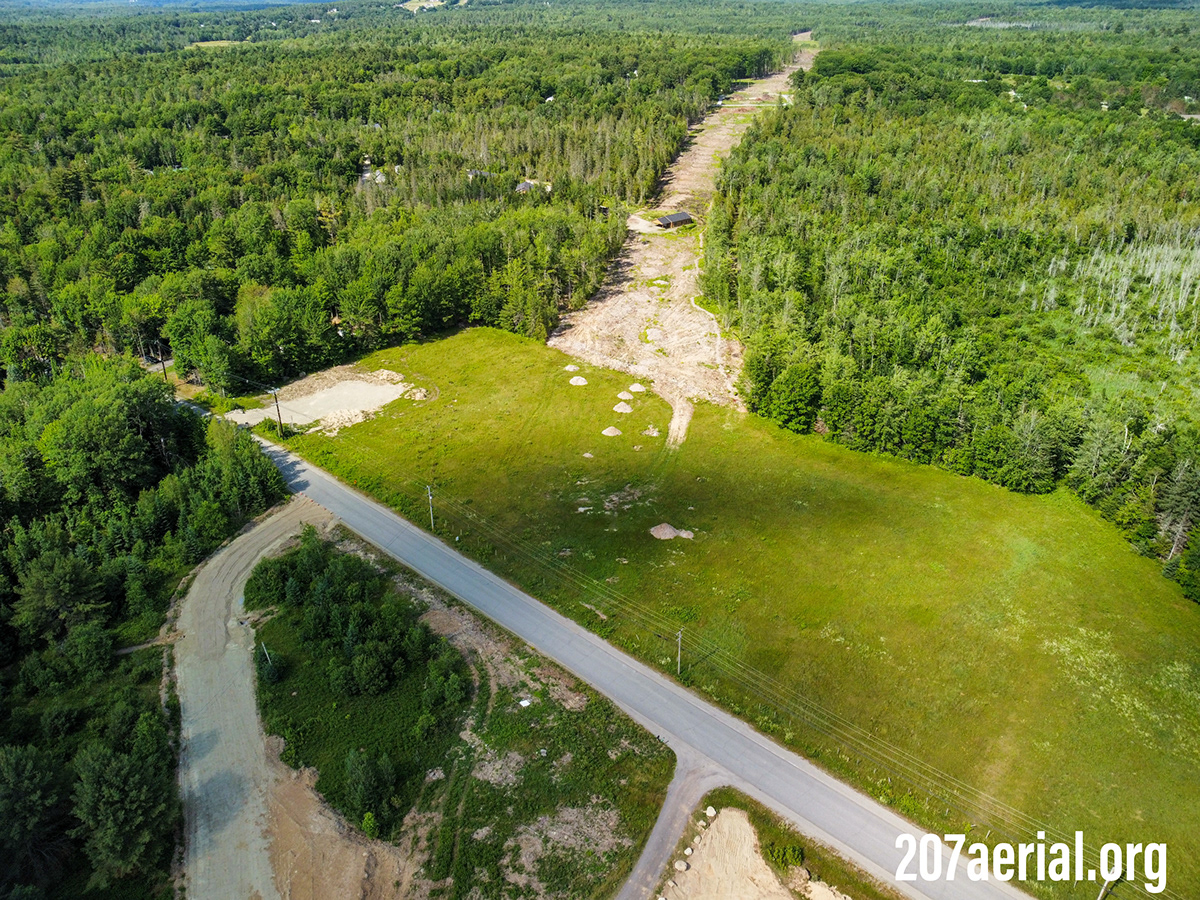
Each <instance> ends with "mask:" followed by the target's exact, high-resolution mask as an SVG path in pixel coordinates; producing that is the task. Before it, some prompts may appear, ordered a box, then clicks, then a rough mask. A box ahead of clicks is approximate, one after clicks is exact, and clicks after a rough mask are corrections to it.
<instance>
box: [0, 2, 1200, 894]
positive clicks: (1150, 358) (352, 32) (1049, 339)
mask: <svg viewBox="0 0 1200 900" xmlns="http://www.w3.org/2000/svg"><path fill="white" fill-rule="evenodd" d="M1124 6H1126V4H1110V5H1101V6H1094V7H1090V8H1086V9H1080V8H1067V7H1065V6H1061V5H1056V4H1050V5H1032V4H1030V5H1017V4H1013V5H1011V6H1006V7H983V6H980V5H978V4H932V3H930V4H921V3H916V4H908V5H896V6H880V5H866V4H858V3H854V4H849V3H847V4H828V5H820V6H818V5H813V4H800V3H795V4H793V3H785V2H757V3H747V2H716V3H699V2H693V0H677V2H666V0H660V2H654V3H649V2H633V0H604V2H596V3H559V2H556V3H554V4H546V3H545V2H533V0H522V2H481V0H471V2H469V3H468V4H466V5H465V6H462V7H454V8H442V9H438V10H427V11H423V12H421V13H419V14H414V13H411V12H409V11H408V10H405V9H401V8H396V7H393V6H391V5H390V4H388V5H384V6H380V5H378V4H370V3H360V2H351V3H349V4H346V5H345V6H344V7H341V6H340V7H339V12H337V13H332V12H330V8H329V7H326V6H324V5H323V6H320V7H316V6H300V5H288V6H276V7H270V8H264V9H239V8H236V4H230V5H228V6H223V7H222V8H220V9H218V10H216V11H198V10H195V9H191V8H185V7H179V8H167V9H154V10H144V11H129V10H127V9H120V10H118V9H115V8H112V7H107V6H103V7H102V6H97V7H95V8H88V7H86V6H84V7H80V8H78V9H74V10H70V11H66V12H63V11H60V10H56V9H53V8H51V7H41V8H32V7H31V8H28V9H21V8H14V7H4V8H0V289H3V292H4V294H3V305H2V306H0V357H2V359H3V363H4V365H5V367H6V368H5V373H4V374H5V377H4V389H3V391H2V392H0V522H2V523H3V525H2V534H3V538H2V540H0V898H8V897H13V898H16V897H20V898H36V897H41V896H58V897H63V896H78V895H80V894H82V893H84V892H85V890H89V891H91V892H93V893H94V894H95V895H96V896H103V895H105V893H106V892H108V893H109V895H111V896H119V895H138V896H142V895H152V894H156V893H161V892H162V891H164V890H167V885H166V879H165V874H164V873H165V872H166V870H167V864H168V861H169V857H170V854H171V851H172V846H173V829H174V826H175V823H176V821H177V818H178V805H177V800H176V797H175V787H174V752H175V748H174V744H173V742H174V740H175V735H174V731H173V729H174V727H175V726H174V723H173V721H172V719H171V717H170V715H164V707H165V708H166V711H167V712H168V713H169V712H170V708H171V702H170V695H169V691H166V692H165V694H164V688H163V686H162V654H161V651H159V650H156V649H149V650H142V651H137V652H131V653H127V654H122V655H119V656H118V655H117V653H116V651H117V650H118V649H119V648H122V647H129V646H132V645H135V644H137V643H139V642H140V641H144V640H146V639H148V638H149V637H151V636H153V634H154V633H155V632H156V631H157V629H158V628H159V626H160V625H161V623H162V620H163V615H164V612H165V608H166V604H167V602H168V601H169V598H170V597H171V595H172V593H173V592H174V591H175V589H176V587H177V586H178V584H179V579H180V578H181V577H182V576H183V575H184V574H185V573H186V571H187V570H188V569H189V568H190V567H192V566H193V565H195V564H196V563H197V562H199V561H200V560H202V559H203V558H204V557H205V555H206V554H208V553H209V552H211V551H212V549H213V548H214V547H216V546H217V545H218V544H219V543H220V542H221V541H222V540H223V539H224V538H225V537H227V536H228V535H229V534H231V533H232V532H233V531H234V530H235V529H236V528H237V527H238V526H239V525H240V523H242V522H243V521H244V520H245V519H246V518H247V517H248V516H252V515H254V514H256V513H258V512H260V511H261V510H263V509H264V508H266V507H267V506H269V505H270V504H271V503H273V502H274V501H275V500H276V499H278V498H279V497H280V496H281V495H282V490H283V488H282V483H281V481H280V479H279V477H278V475H277V473H276V472H275V470H274V469H273V468H272V467H271V466H270V464H269V463H268V462H267V461H266V460H265V458H264V457H262V456H261V454H260V453H259V452H258V451H257V449H256V447H255V446H254V445H253V443H252V442H251V441H250V439H249V438H248V437H247V436H245V435H242V434H240V433H238V432H236V431H234V430H232V429H231V428H227V427H225V426H223V425H221V424H218V423H212V424H207V425H206V424H204V423H203V422H202V421H201V420H199V419H198V418H197V417H195V416H194V415H192V414H191V413H189V412H187V411H186V410H183V409H181V408H179V407H177V406H176V405H174V403H173V398H172V396H171V392H170V390H169V389H168V388H167V387H166V386H165V385H164V383H163V382H162V380H161V379H158V378H154V377H150V376H147V375H146V374H145V373H144V372H143V370H142V369H141V368H140V367H139V366H138V365H137V364H135V362H134V361H133V358H134V357H160V356H163V357H165V356H168V355H169V356H173V357H174V359H175V363H176V371H177V373H179V374H180V375H181V376H183V377H194V378H196V379H198V380H199V381H202V382H203V383H204V384H205V385H207V386H208V387H210V388H213V389H214V390H218V391H225V392H242V391H243V389H244V387H245V385H247V384H248V383H258V384H261V383H264V382H276V381H277V380H279V379H283V378H287V377H290V376H292V375H295V374H297V373H300V372H303V371H311V370H313V369H316V368H320V367H322V366H325V365H328V364H331V363H334V362H337V361H340V360H343V359H348V358H353V357H354V356H356V355H358V354H361V353H363V352H365V351H368V350H370V349H372V348H376V347H379V346H382V345H386V344H389V343H395V342H402V341H411V340H417V339H421V338H424V337H428V336H431V335H434V334H437V333H441V332H444V331H447V330H449V329H452V328H455V327H458V326H461V325H466V324H487V325H497V326H500V327H503V328H506V329H509V330H512V331H515V332H519V333H522V334H526V335H532V336H539V337H541V336H545V335H546V334H547V333H548V332H549V330H550V329H551V328H552V327H553V326H554V323H555V321H556V319H557V316H558V315H559V313H560V312H561V311H563V310H565V309H570V308H576V307H578V306H579V305H581V304H582V303H584V302H585V301H586V300H587V298H588V297H589V296H590V295H591V294H592V292H593V291H594V290H595V289H596V287H597V286H598V285H599V283H600V281H601V279H602V278H603V277H604V274H605V271H606V269H607V266H608V264H609V262H610V261H611V260H612V258H613V257H614V255H615V254H616V252H617V251H618V249H619V247H620V245H621V242H622V241H623V240H624V237H625V227H624V210H625V209H626V208H627V207H628V206H632V205H636V204H641V203H643V202H645V201H646V200H647V199H648V198H650V197H651V196H653V194H654V192H655V190H656V188H657V185H658V181H659V179H660V177H661V175H662V173H663V171H664V169H665V167H666V166H667V164H668V162H669V161H670V160H671V158H672V157H673V156H674V155H675V154H676V153H677V151H678V150H679V148H680V146H681V145H682V143H683V141H684V140H685V139H686V135H687V130H688V126H689V124H692V123H694V122H696V121H697V120H698V119H699V118H700V117H702V116H703V115H704V114H705V113H706V112H707V111H708V110H709V108H710V106H711V103H712V102H713V101H714V100H715V99H716V98H718V97H719V96H720V95H722V94H724V93H726V92H728V91H729V90H730V88H731V86H732V85H733V83H734V82H736V81H737V80H738V79H743V78H747V77H753V76H757V75H761V74H763V73H764V72H766V71H767V70H769V69H771V68H773V67H774V66H776V65H778V64H779V63H780V62H781V61H782V60H783V59H784V58H785V56H786V54H787V53H788V52H790V51H789V43H790V42H789V35H790V34H791V33H792V32H794V31H798V30H801V29H803V28H810V27H811V28H815V30H816V34H817V37H818V38H820V39H821V41H822V44H823V46H824V47H825V48H826V49H825V50H824V52H823V53H822V55H821V56H820V57H819V60H818V63H817V65H816V68H815V69H814V70H813V71H812V72H811V73H809V74H807V75H803V76H800V77H798V78H797V83H796V90H795V96H794V98H793V103H792V105H790V106H787V107H782V106H781V107H780V108H778V109H776V110H774V111H771V112H767V113H765V114H764V116H763V118H762V120H761V122H760V124H759V125H757V126H756V127H754V128H753V129H752V130H751V132H750V133H749V135H748V137H747V138H746V140H745V141H744V142H743V144H742V146H741V147H740V148H739V149H738V150H737V151H736V152H735V153H734V155H733V157H732V158H731V160H730V161H729V163H728V165H727V166H726V168H725V170H724V173H723V175H722V179H721V185H720V187H721V190H720V193H719V194H718V196H717V197H716V199H715V201H714V204H713V207H712V209H711V210H710V212H709V215H708V217H707V223H706V225H707V236H706V245H707V251H706V254H707V255H706V260H705V270H704V288H705V291H706V294H707V296H708V299H709V302H710V303H711V304H712V305H713V307H714V308H715V309H716V310H717V311H718V312H719V313H720V315H721V316H722V317H723V319H724V322H725V323H726V324H727V325H728V326H730V327H731V328H733V329H735V330H736V331H737V332H738V333H739V334H740V335H741V336H742V337H743V339H744V340H745V341H746V343H747V347H748V355H747V365H746V377H745V387H744V390H745V394H746V396H747V399H748V401H749V403H750V405H751V406H752V407H753V408H754V409H756V410H758V411H760V412H762V413H764V414H765V415H768V416H770V417H772V418H774V419H775V420H777V421H778V422H780V423H781V424H782V425H784V426H786V427H788V428H792V429H795V430H799V431H810V430H812V431H816V432H819V433H821V434H824V435H826V436H827V437H828V439H830V440H836V441H839V442H842V443H845V444H847V445H848V446H851V447H855V448H858V449H862V450H867V451H883V452H888V453H893V454H896V455H898V456H902V457H905V458H909V459H912V460H916V461H919V462H922V463H929V464H934V465H940V466H944V467H946V468H949V469H951V470H953V471H957V472H960V473H963V474H964V475H975V476H978V477H981V478H985V479H987V480H990V481H993V482H995V483H998V484H1001V485H1004V486H1006V487H1008V488H1011V489H1014V490H1019V491H1035V492H1041V491H1049V490H1052V489H1054V488H1056V487H1058V486H1062V485H1066V486H1068V487H1069V488H1071V489H1073V490H1075V491H1077V492H1079V494H1080V495H1081V496H1083V497H1084V498H1085V499H1086V500H1088V501H1089V502H1091V503H1093V504H1095V505H1096V506H1097V507H1098V508H1099V509H1100V511H1101V512H1102V513H1103V514H1104V515H1105V516H1107V517H1108V518H1109V519H1111V520H1112V521H1113V522H1114V523H1116V525H1117V527H1119V528H1120V529H1121V530H1122V531H1123V533H1125V534H1126V535H1127V536H1128V537H1129V539H1130V540H1131V541H1132V542H1133V543H1134V544H1135V545H1136V546H1137V547H1138V548H1139V549H1140V550H1141V551H1142V552H1144V553H1146V554H1148V555H1151V556H1157V557H1159V558H1160V559H1161V560H1162V561H1163V564H1164V571H1165V573H1166V574H1167V575H1168V576H1170V577H1174V578H1176V579H1177V580H1178V581H1179V582H1180V583H1181V584H1182V585H1183V587H1184V590H1185V591H1186V592H1187V593H1188V595H1189V596H1191V597H1193V598H1196V599H1200V533H1198V528H1200V525H1198V522H1200V417H1198V416H1197V415H1196V413H1195V410H1196V408H1197V403H1198V401H1200V393H1198V391H1197V384H1198V381H1197V376H1198V375H1200V371H1198V367H1197V363H1196V356H1195V350H1196V340H1197V332H1198V330H1200V263H1198V262H1197V260H1198V259H1200V214H1198V212H1197V201H1198V200H1200V197H1198V196H1197V193H1198V191H1200V187H1198V186H1200V123H1197V122H1196V121H1195V120H1189V119H1187V118H1185V117H1184V116H1185V115H1195V114H1197V113H1200V103H1198V102H1197V99H1196V98H1198V97H1200V44H1198V43H1197V38H1196V37H1195V35H1194V34H1193V32H1194V31H1195V26H1194V24H1192V21H1191V19H1192V17H1193V16H1194V11H1193V10H1190V9H1187V8H1186V7H1183V6H1181V7H1180V8H1178V9H1176V8H1169V7H1168V8H1161V9H1138V8H1123V7H1124ZM981 17H983V18H981ZM208 42H234V43H232V44H227V45H216V44H212V43H208ZM198 43H199V44H200V45H199V46H196V44H198ZM518 185H521V186H522V188H523V189H522V190H518ZM322 564H323V565H324V564H325V563H322ZM297 583H298V584H299V583H300V581H297ZM305 585H307V582H306V583H305ZM305 585H301V587H303V588H304V590H301V588H296V591H297V592H298V593H297V599H296V609H295V610H294V612H295V613H296V615H297V616H299V615H300V612H299V611H300V610H301V609H303V610H304V613H303V616H304V617H306V618H305V621H306V622H307V617H308V616H309V615H310V612H311V611H312V610H319V609H320V608H321V603H320V602H319V598H318V599H315V600H313V601H312V602H309V600H307V599H303V598H301V597H300V594H305V591H308V594H312V593H313V592H312V591H310V590H309V587H311V585H308V586H307V587H306V586H305ZM317 593H319V591H318V592H317ZM308 594H305V597H307V596H308ZM313 596H314V597H315V596H316V595H315V594H313ZM310 599H311V598H310ZM311 615H312V616H314V617H316V616H318V613H317V612H311ZM314 622H315V620H314ZM382 624H386V623H382ZM382 624H381V622H375V621H373V622H372V623H370V628H375V629H376V631H379V630H380V629H381V628H382ZM318 625H319V626H320V627H318ZM305 627H308V626H307V625H306V626H305ZM341 627H342V626H341V625H339V624H338V623H337V622H334V621H332V620H329V621H325V622H323V623H315V624H313V625H312V629H313V630H312V633H311V636H310V639H311V641H312V642H314V643H313V646H314V647H317V648H318V649H320V648H321V647H322V646H324V645H323V644H322V642H325V643H329V642H333V643H337V641H338V640H341V641H342V644H343V645H344V644H345V643H346V642H345V640H344V638H345V635H344V634H343V633H342V632H341V631H339V630H338V629H339V628H341ZM322 629H323V630H322ZM368 630H369V629H368ZM403 631H404V634H406V635H408V634H416V633H418V632H419V631H420V629H418V628H415V627H413V626H412V625H411V623H409V622H407V620H406V621H405V626H404V629H403ZM397 633H398V632H397ZM414 640H416V639H415V638H414ZM364 646H365V645H364ZM430 646H431V645H430ZM430 646H425V648H424V651H422V652H425V651H429V650H430ZM361 650H362V648H361V647H359V646H358V644H353V645H352V646H350V648H349V650H347V651H346V653H345V659H343V660H341V662H340V664H338V665H336V666H335V667H334V668H333V669H330V670H329V671H328V672H326V673H325V674H326V676H327V677H328V679H329V684H330V685H331V686H336V689H337V690H338V691H344V692H346V693H348V694H354V693H355V692H367V693H370V692H371V691H372V690H374V689H375V687H376V686H378V685H380V684H383V683H385V682H387V681H388V679H395V678H400V677H402V676H401V674H399V673H400V671H401V670H403V668H404V666H403V665H400V664H401V663H403V664H404V665H411V666H435V665H442V666H444V667H447V666H448V667H449V668H447V669H446V671H444V672H441V675H440V676H439V677H442V676H444V681H445V683H449V681H450V679H451V677H452V673H451V672H450V671H449V669H450V668H452V666H450V664H449V663H448V662H443V663H438V662H437V660H438V659H441V657H440V656H438V655H437V654H436V653H434V654H432V655H428V654H427V657H423V658H420V659H418V656H419V654H418V655H417V656H411V657H410V656H409V655H406V654H408V653H409V651H408V650H407V649H405V647H404V646H403V642H401V645H400V646H396V645H395V642H391V643H389V642H388V641H385V640H383V639H382V638H380V639H379V640H378V641H376V642H375V643H372V644H371V648H370V652H369V653H368V652H365V651H364V652H359V651H361ZM372 654H374V656H372ZM372 660H373V661H372ZM398 665H400V669H397V666H398ZM413 671H415V669H414V670H413ZM421 671H422V673H425V672H426V670H425V669H422V670H421ZM381 672H382V673H383V674H382V675H380V673H381ZM389 672H390V673H391V674H390V675H389V674H388V673H389ZM410 674H411V673H410ZM270 677H271V673H270V672H267V673H266V674H265V676H264V680H268V681H269V678H270ZM379 678H382V679H383V681H380V680H379ZM331 689H333V688H331ZM453 693H454V692H453V691H451V692H450V693H445V692H444V693H443V695H442V699H441V701H439V700H438V698H437V697H432V696H431V699H430V704H431V705H430V707H429V710H427V712H428V713H429V714H430V715H434V713H433V710H434V709H435V707H437V704H438V702H442V704H443V705H442V707H437V708H439V709H442V711H443V712H445V710H448V709H450V708H451V707H453V706H454V705H455V703H457V702H459V700H461V698H459V700H454V699H453V698H452V697H451V694H453ZM164 696H165V701H164ZM452 700H453V702H451V701H452ZM446 704H449V705H448V706H447V705H446ZM443 718H444V716H443ZM355 766H357V767H358V768H357V769H354V767H355ZM371 766H375V768H371ZM351 768H352V769H354V770H355V771H356V772H359V774H360V775H362V777H364V778H366V777H368V776H369V777H371V778H375V777H377V776H378V777H383V776H382V775H380V774H379V773H380V772H384V771H385V770H386V769H387V766H385V765H383V761H382V760H379V759H376V760H374V761H373V762H371V763H370V765H368V764H367V763H366V762H364V761H363V760H357V761H356V762H354V763H353V765H352V766H351ZM360 770H361V771H360ZM364 773H365V774H364ZM356 777H357V776H356ZM395 777H397V778H399V776H398V775H397V776H395ZM385 780H386V779H385ZM335 793H336V792H335ZM347 796H348V795H347ZM346 802H347V803H349V802H350V801H349V800H347V801H346ZM347 808H348V809H350V810H351V811H352V812H355V813H356V814H357V812H359V811H361V810H360V808H359V807H355V806H353V804H351V805H350V806H347ZM380 814H381V815H383V813H380ZM385 824H386V823H385Z"/></svg>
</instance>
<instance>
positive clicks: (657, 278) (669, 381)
mask: <svg viewBox="0 0 1200 900" xmlns="http://www.w3.org/2000/svg"><path fill="white" fill-rule="evenodd" d="M811 38H812V34H811V32H804V33H802V34H798V35H796V36H795V40H796V42H797V43H798V44H800V43H802V42H807V41H809V40H811ZM814 56H815V53H814V51H812V50H809V49H804V50H801V51H800V52H799V53H798V54H797V57H796V60H795V62H794V63H793V64H792V65H790V66H788V67H787V68H785V69H784V70H783V71H781V72H777V73H775V74H774V75H771V76H770V77H768V78H763V79H761V80H759V81H753V82H750V83H749V84H748V85H746V86H745V87H744V88H742V89H741V90H739V91H738V92H737V93H735V94H733V95H732V96H730V97H728V98H727V99H726V100H725V102H724V105H723V106H721V107H720V108H719V109H717V110H716V111H715V112H713V113H712V114H710V115H709V116H708V117H706V118H705V119H704V121H703V122H701V123H700V124H699V125H697V126H695V127H694V128H693V129H692V131H691V133H690V134H689V137H688V142H687V144H686V146H685V148H684V151H683V152H682V153H681V154H680V155H679V156H678V157H677V158H676V160H675V162H674V163H672V164H671V166H670V168H668V169H667V173H666V177H665V179H664V182H663V189H662V192H661V194H660V195H659V197H658V198H657V199H656V200H655V208H656V209H658V210H663V211H668V212H675V211H678V210H683V211H686V212H689V213H691V214H692V215H693V216H703V215H704V214H705V213H706V212H707V210H708V206H709V203H710V201H711V199H712V195H713V192H714V190H715V187H716V175H717V170H718V167H719V165H720V160H721V159H723V158H724V157H726V156H728V155H729V152H730V151H731V150H732V149H733V148H734V147H735V146H736V145H737V143H738V141H740V140H741V138H742V135H743V134H744V133H745V131H746V129H747V128H748V127H749V125H750V122H751V121H752V120H753V118H754V114H755V113H756V112H757V110H758V109H760V108H762V107H764V106H774V105H775V103H776V102H778V98H779V97H780V96H781V95H785V94H786V92H787V90H788V77H789V76H790V75H791V74H792V73H793V72H795V71H796V69H799V68H803V69H808V68H811V66H812V62H813V58H814ZM649 218H652V216H651V215H650V214H649V213H647V214H646V215H645V216H631V217H630V220H629V237H628V238H627V239H626V241H625V246H624V248H623V249H622V251H621V254H620V256H619V257H618V258H617V260H616V262H615V263H614V265H613V268H612V269H611V271H610V272H609V276H608V278H607V280H606V281H605V282H604V284H603V285H602V286H601V287H600V290H599V291H598V292H597V293H596V296H595V297H594V298H593V299H592V300H591V301H590V302H589V303H588V305H587V306H586V307H584V308H583V309H582V310H579V311H578V312H574V313H569V314H568V315H566V316H564V317H563V320H562V323H561V324H560V325H559V327H558V328H557V329H556V330H555V332H554V334H552V335H551V336H550V340H549V345H550V346H551V347H555V348H557V349H559V350H562V351H563V352H564V353H568V354H570V355H571V356H574V357H577V358H578V359H582V360H586V361H587V362H589V363H592V364H593V365H597V366H605V367H607V368H611V369H619V370H621V371H624V372H629V373H630V374H632V375H636V376H637V377H638V378H639V379H645V380H648V381H650V382H651V383H652V385H653V389H654V391H655V392H656V393H657V394H658V395H659V396H661V397H662V398H663V399H664V400H666V401H667V402H668V403H670V404H671V409H672V416H671V427H670V432H669V434H668V435H667V446H669V447H677V446H679V445H680V444H681V443H683V440H684V438H685V437H686V436H687V427H688V422H690V421H691V418H692V401H694V400H705V401H708V402H709V403H716V404H721V405H724V406H733V407H735V408H741V407H742V403H741V400H740V399H739V397H738V395H737V391H736V389H735V388H734V383H735V381H736V380H737V377H738V375H739V373H740V372H741V367H742V348H741V345H740V344H738V343H737V342H736V341H734V340H731V339H729V338H727V337H724V336H722V334H721V329H720V327H719V325H718V323H717V321H716V319H715V317H714V316H712V315H711V314H710V313H708V312H706V311H704V310H703V309H701V308H700V307H699V306H697V305H696V303H695V298H696V297H697V296H698V295H699V293H700V286H699V281H698V276H699V256H700V252H701V249H702V248H701V234H700V233H699V231H698V230H691V231H689V232H663V231H662V230H661V229H659V228H658V227H657V226H656V225H653V224H652V223H651V222H650V221H648V219H649Z"/></svg>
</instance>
